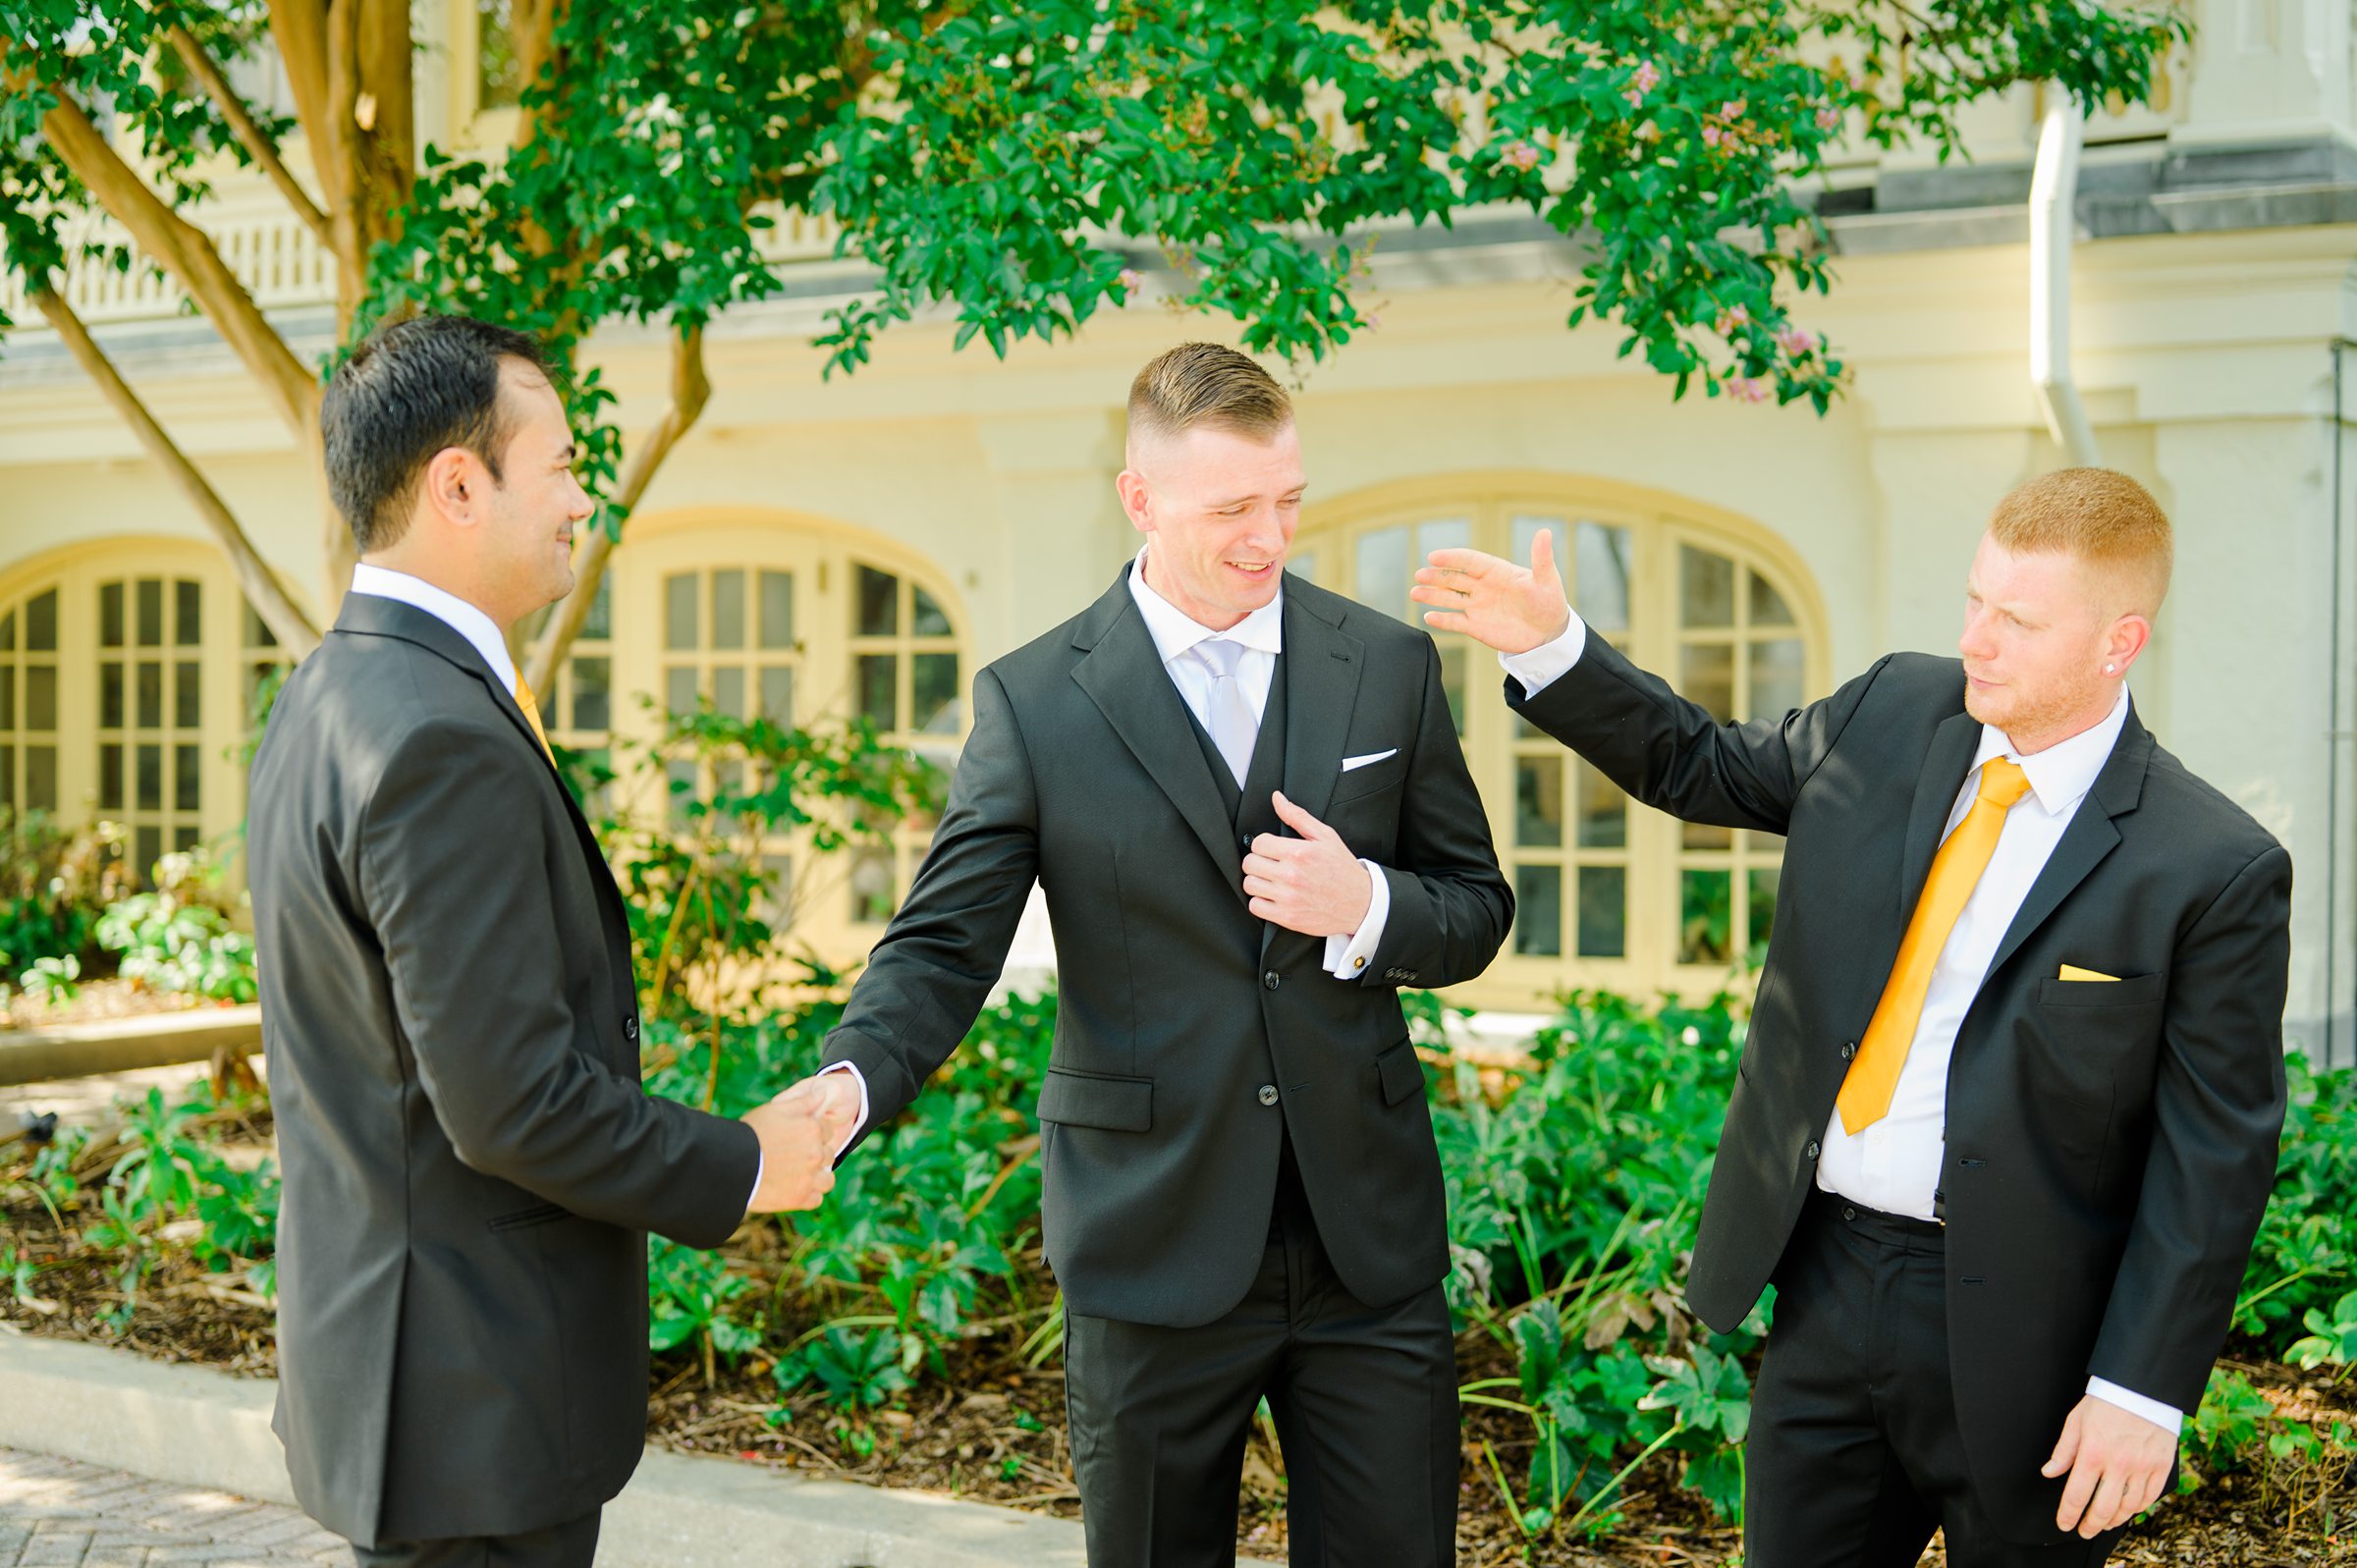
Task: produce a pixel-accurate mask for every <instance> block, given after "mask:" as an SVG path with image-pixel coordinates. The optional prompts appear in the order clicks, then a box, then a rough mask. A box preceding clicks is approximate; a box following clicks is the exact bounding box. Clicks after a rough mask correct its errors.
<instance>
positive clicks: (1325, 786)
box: [1285, 589, 1365, 819]
mask: <svg viewBox="0 0 2357 1568" xmlns="http://www.w3.org/2000/svg"><path fill="white" fill-rule="evenodd" d="M1361 647H1362V644H1361V643H1360V642H1359V640H1358V639H1357V638H1356V637H1353V636H1351V635H1350V634H1349V633H1348V632H1346V631H1344V630H1343V628H1342V626H1341V624H1340V622H1330V621H1327V620H1326V619H1324V617H1323V616H1322V615H1321V614H1320V613H1319V612H1318V611H1317V610H1313V609H1311V608H1310V606H1309V604H1308V603H1307V596H1306V595H1304V594H1302V593H1299V592H1297V591H1294V590H1291V589H1288V591H1287V593H1286V596H1285V666H1286V679H1285V703H1286V708H1285V794H1286V798H1287V799H1288V800H1290V801H1291V802H1292V803H1293V804H1294V805H1296V806H1299V807H1300V808H1301V809H1302V810H1304V811H1306V812H1308V813H1309V814H1310V815H1311V816H1313V817H1317V818H1320V819H1323V818H1324V817H1325V815H1326V804H1327V802H1328V801H1330V800H1332V799H1333V798H1334V788H1335V784H1337V783H1338V782H1339V781H1340V780H1341V778H1342V774H1343V747H1344V746H1345V745H1347V744H1348V743H1349V740H1350V713H1351V710H1352V708H1353V707H1355V706H1356V704H1357V702H1358V677H1359V672H1360V671H1361V670H1362V669H1364V668H1365V665H1364V662H1363V661H1362V660H1361V659H1360V657H1359V654H1360V650H1361Z"/></svg>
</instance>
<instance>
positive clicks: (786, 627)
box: [761, 571, 794, 648]
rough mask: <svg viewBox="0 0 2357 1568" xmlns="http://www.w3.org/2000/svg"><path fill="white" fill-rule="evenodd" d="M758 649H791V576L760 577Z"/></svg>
mask: <svg viewBox="0 0 2357 1568" xmlns="http://www.w3.org/2000/svg"><path fill="white" fill-rule="evenodd" d="M761 646H762V647H764V648H791V647H793V646H794V573H793V572H791V571H764V572H763V573H761Z"/></svg>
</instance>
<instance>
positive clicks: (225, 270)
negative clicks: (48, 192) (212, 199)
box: [5, 73, 319, 446]
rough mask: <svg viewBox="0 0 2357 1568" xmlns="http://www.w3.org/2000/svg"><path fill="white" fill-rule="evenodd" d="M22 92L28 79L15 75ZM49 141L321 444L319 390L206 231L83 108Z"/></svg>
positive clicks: (54, 115)
mask: <svg viewBox="0 0 2357 1568" xmlns="http://www.w3.org/2000/svg"><path fill="white" fill-rule="evenodd" d="M5 80H6V81H7V83H8V85H10V86H11V87H13V88H17V89H18V90H22V87H23V81H22V73H8V74H6V78H5ZM41 134H42V135H44V136H45V137H47V139H48V142H49V145H50V147H51V148H52V149H54V150H55V151H56V153H57V155H58V157H59V158H61V159H63V160H64V161H65V165H66V167H67V168H69V169H71V170H73V172H74V175H75V178H77V179H79V180H80V181H81V182H82V185H83V187H84V188H85V189H88V191H89V192H90V194H91V195H92V196H93V197H94V198H96V200H97V202H98V204H99V205H100V206H102V207H104V208H105V209H106V211H107V212H108V213H109V214H110V215H111V216H112V217H114V219H115V220H116V221H117V222H119V223H121V224H122V225H123V227H124V228H126V229H128V230H130V231H131V237H132V239H133V240H134V241H136V242H137V244H138V246H139V249H140V250H141V251H143V252H145V254H146V256H147V258H148V259H149V260H151V261H153V262H155V263H156V264H157V265H158V266H160V267H162V268H163V269H164V270H165V271H166V272H169V273H170V274H172V276H173V277H174V278H175V279H177V280H178V281H179V283H180V286H181V287H182V288H184V289H186V290H187V291H188V292H189V296H190V297H191V298H192V299H194V300H195V301H196V304H197V306H198V308H200V309H202V310H203V311H204V314H205V317H206V319H208V320H209V321H211V322H212V324H213V329H214V330H215V331H216V332H218V333H220V334H221V336H222V339H223V340H224V341H225V342H227V343H228V345H229V346H230V348H231V350H232V351H235V352H236V354H237V355H238V357H239V358H240V359H242V360H244V361H245V363H246V368H247V370H249V371H251V372H252V373H253V377H254V379H255V380H256V381H258V382H260V383H261V386H262V391H263V393H264V394H265V395H266V396H267V397H268V398H269V399H270V401H271V402H272V403H273V404H274V405H275V406H277V408H278V412H279V417H281V418H282V419H284V420H286V422H287V425H288V427H289V428H290V429H292V430H293V431H294V432H295V437H296V440H297V441H299V442H301V443H304V444H305V445H306V446H307V445H309V444H311V443H313V442H315V441H316V440H317V439H318V436H317V430H316V426H317V424H318V413H319V383H318V380H317V378H315V377H314V376H312V374H311V373H310V371H309V370H307V369H305V368H304V366H303V364H302V361H301V360H300V359H298V358H296V357H295V354H294V351H292V350H290V349H289V348H288V347H287V345H286V340H284V339H282V338H281V337H279V335H278V332H277V330H276V329H275V328H273V327H272V326H271V325H270V323H269V321H268V320H267V319H266V318H265V317H264V316H263V315H262V311H261V307H260V306H259V305H257V304H255V303H254V302H253V296H252V295H251V294H249V293H247V288H246V286H245V285H244V284H243V283H241V282H239V281H238V275H237V274H236V273H234V272H232V271H231V270H230V268H229V263H228V262H226V261H223V260H222V259H221V252H220V251H219V250H217V249H215V248H214V247H213V242H212V240H211V239H210V238H209V237H208V236H206V234H205V233H204V231H203V230H201V229H198V228H197V227H196V226H195V225H193V224H192V223H190V222H189V221H188V220H187V219H185V218H183V217H182V216H181V215H180V214H179V213H177V212H175V211H173V210H172V208H171V207H170V206H169V205H167V204H166V203H165V201H164V199H163V198H162V197H161V196H158V195H157V194H156V193H155V192H154V191H153V190H151V189H148V187H147V183H146V182H145V181H144V180H142V179H140V178H139V176H138V174H137V172H136V171H135V170H133V168H132V167H131V166H130V165H129V164H127V163H125V162H124V161H123V159H122V157H121V156H120V155H119V154H118V153H117V152H116V151H115V149H114V148H113V147H112V146H111V145H109V144H108V142H107V139H106V137H105V136H104V135H100V134H99V131H98V128H97V127H96V126H94V125H92V124H91V123H90V118H89V116H88V115H86V114H84V113H83V112H82V106H81V105H80V104H78V103H76V102H75V101H74V100H73V99H72V98H70V97H67V96H66V95H65V94H64V93H62V92H61V93H59V94H57V102H56V103H55V104H54V105H52V106H51V107H50V109H49V110H48V112H47V113H45V114H43V115H42V116H41Z"/></svg>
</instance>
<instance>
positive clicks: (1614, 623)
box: [1571, 522, 1629, 635]
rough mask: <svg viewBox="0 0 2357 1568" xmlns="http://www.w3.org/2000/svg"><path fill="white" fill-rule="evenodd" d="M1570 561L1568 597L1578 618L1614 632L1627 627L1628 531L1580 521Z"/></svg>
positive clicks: (1603, 630)
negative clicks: (1570, 587)
mask: <svg viewBox="0 0 2357 1568" xmlns="http://www.w3.org/2000/svg"><path fill="white" fill-rule="evenodd" d="M1574 553H1575V555H1576V558H1577V559H1575V560H1574V561H1573V562H1572V564H1571V578H1572V582H1573V584H1574V586H1573V591H1572V599H1573V602H1574V603H1575V604H1576V606H1577V607H1578V610H1579V619H1580V620H1582V621H1585V622H1587V623H1588V624H1589V625H1591V626H1593V627H1595V628H1596V629H1597V630H1598V631H1601V632H1605V633H1606V634H1608V635H1615V634H1617V633H1620V632H1624V631H1626V630H1627V629H1628V563H1629V544H1628V530H1627V529H1626V528H1615V527H1611V526H1609V525H1607V524H1605V523H1601V522H1583V523H1581V524H1580V525H1579V528H1578V538H1577V540H1576V541H1575V549H1574Z"/></svg>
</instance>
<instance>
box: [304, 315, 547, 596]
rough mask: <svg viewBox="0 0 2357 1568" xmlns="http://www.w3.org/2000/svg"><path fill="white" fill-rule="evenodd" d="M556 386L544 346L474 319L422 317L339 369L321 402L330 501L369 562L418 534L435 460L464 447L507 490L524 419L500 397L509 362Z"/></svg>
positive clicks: (382, 333)
mask: <svg viewBox="0 0 2357 1568" xmlns="http://www.w3.org/2000/svg"><path fill="white" fill-rule="evenodd" d="M509 359H516V360H521V362H522V363H524V364H526V365H529V366H530V367H531V368H532V369H534V370H536V371H538V372H539V373H540V375H541V376H542V377H543V378H547V379H553V377H551V376H550V372H549V362H548V354H547V352H546V351H544V350H543V349H542V348H541V347H540V344H539V341H538V340H537V339H534V338H532V337H530V336H528V335H526V334H524V333H521V332H516V331H513V330H511V329H510V328H507V327H499V326H493V325H492V324H491V323H490V322H488V321H477V320H475V319H474V318H472V317H471V316H412V317H411V318H410V319H409V320H407V321H397V322H394V323H393V324H392V325H390V326H385V327H379V328H378V329H377V330H376V331H375V332H372V333H370V334H369V335H368V338H367V340H366V341H365V342H363V343H362V344H361V345H360V346H359V347H358V348H356V349H355V350H354V351H352V356H351V357H350V358H348V359H346V360H345V361H344V362H343V363H342V364H341V365H339V366H337V367H336V373H335V375H334V376H333V377H331V378H330V379H329V381H328V383H327V392H326V394H325V395H324V396H323V397H322V398H321V399H320V402H319V434H320V437H321V438H322V442H323V444H324V446H325V448H326V458H327V493H328V496H329V498H330V499H332V500H333V501H334V502H335V504H336V510H337V511H338V512H340V513H342V514H344V522H345V525H346V526H348V527H349V528H351V529H352V537H353V542H354V543H355V544H356V545H358V546H359V551H360V554H361V555H368V554H370V553H372V552H374V551H378V550H383V549H386V548H387V547H389V546H391V545H393V544H394V543H396V542H397V541H399V539H400V538H401V536H402V534H403V533H404V532H406V531H407V530H408V528H409V524H410V510H411V507H412V506H413V505H414V504H415V500H416V494H417V484H418V481H419V479H420V478H421V476H422V475H423V474H424V472H425V465H426V464H427V463H429V462H431V461H432V460H433V459H434V455H435V454H436V453H438V452H441V451H443V450H445V449H446V448H450V447H464V448H465V449H466V451H468V452H471V453H473V454H474V455H475V456H476V457H477V458H480V459H481V460H482V461H483V466H484V467H486V468H488V469H490V470H491V482H492V483H494V484H499V483H503V482H504V480H503V479H502V476H501V474H500V471H499V460H500V454H501V453H503V452H505V451H506V450H507V446H508V442H509V440H510V439H511V438H512V437H513V436H514V434H515V428H514V427H515V410H513V409H512V408H509V407H507V406H504V404H503V401H502V399H501V398H500V392H499V371H500V365H501V364H502V362H503V361H506V360H509Z"/></svg>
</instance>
